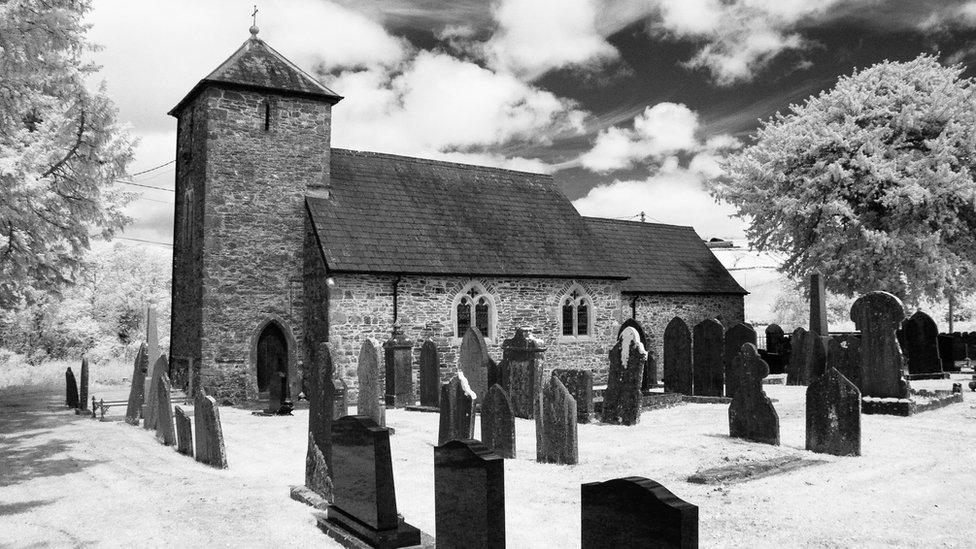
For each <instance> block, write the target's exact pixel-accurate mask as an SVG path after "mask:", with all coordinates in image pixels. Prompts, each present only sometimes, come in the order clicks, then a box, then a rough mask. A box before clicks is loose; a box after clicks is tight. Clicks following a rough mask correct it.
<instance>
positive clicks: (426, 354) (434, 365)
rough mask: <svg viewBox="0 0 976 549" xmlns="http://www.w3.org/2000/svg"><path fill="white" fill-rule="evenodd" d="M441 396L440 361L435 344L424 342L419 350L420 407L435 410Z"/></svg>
mask: <svg viewBox="0 0 976 549" xmlns="http://www.w3.org/2000/svg"><path fill="white" fill-rule="evenodd" d="M440 394H441V361H440V356H439V355H438V353H437V344H436V343H434V342H433V341H431V340H429V339H428V340H427V341H424V344H423V346H422V347H421V348H420V405H421V406H430V407H432V408H436V407H437V406H438V402H439V401H440Z"/></svg>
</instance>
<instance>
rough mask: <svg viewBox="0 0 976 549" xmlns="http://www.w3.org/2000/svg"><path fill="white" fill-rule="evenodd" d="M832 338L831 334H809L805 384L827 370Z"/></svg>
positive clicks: (805, 362) (803, 382) (803, 381)
mask: <svg viewBox="0 0 976 549" xmlns="http://www.w3.org/2000/svg"><path fill="white" fill-rule="evenodd" d="M831 339H832V337H831V336H829V335H816V334H807V348H806V351H807V359H806V360H805V361H804V368H803V379H802V384H803V385H809V384H810V383H811V382H812V381H813V380H814V379H816V378H818V377H820V376H822V375H824V372H826V371H827V352H828V349H829V348H830V340H831Z"/></svg>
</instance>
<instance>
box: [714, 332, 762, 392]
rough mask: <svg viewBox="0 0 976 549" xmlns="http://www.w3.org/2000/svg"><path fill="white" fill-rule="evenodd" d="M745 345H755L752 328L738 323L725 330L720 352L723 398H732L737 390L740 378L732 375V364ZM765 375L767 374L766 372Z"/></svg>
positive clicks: (754, 334)
mask: <svg viewBox="0 0 976 549" xmlns="http://www.w3.org/2000/svg"><path fill="white" fill-rule="evenodd" d="M746 343H750V344H752V345H753V346H755V345H756V331H755V330H753V329H752V326H749V325H748V324H745V323H743V322H739V323H737V324H736V325H735V326H732V327H731V328H729V329H728V330H726V332H725V339H724V340H723V350H722V360H723V361H724V367H725V396H728V397H734V396H735V391H736V390H737V389H738V382H739V379H740V377H739V376H735V375H732V362H733V361H734V360H735V359H736V357H738V356H739V353H740V352H741V351H742V346H743V345H745V344H746ZM767 369H768V368H767ZM766 375H769V373H768V372H767V373H766Z"/></svg>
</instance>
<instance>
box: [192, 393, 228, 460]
mask: <svg viewBox="0 0 976 549" xmlns="http://www.w3.org/2000/svg"><path fill="white" fill-rule="evenodd" d="M193 429H194V433H193V438H194V439H195V442H196V448H195V450H196V451H195V452H194V454H195V456H194V457H195V458H196V460H197V461H199V462H200V463H206V464H207V465H210V466H211V467H216V468H217V469H226V468H227V450H226V448H225V447H224V431H223V429H222V428H221V425H220V410H219V409H218V407H217V401H216V400H214V398H213V397H210V396H207V395H205V394H204V393H203V390H202V389H201V390H198V391H197V394H196V397H195V398H194V401H193Z"/></svg>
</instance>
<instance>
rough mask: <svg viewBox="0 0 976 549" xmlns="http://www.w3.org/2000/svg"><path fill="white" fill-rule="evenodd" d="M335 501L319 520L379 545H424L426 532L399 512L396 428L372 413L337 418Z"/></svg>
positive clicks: (334, 428)
mask: <svg viewBox="0 0 976 549" xmlns="http://www.w3.org/2000/svg"><path fill="white" fill-rule="evenodd" d="M331 439H332V468H333V472H334V473H335V474H334V475H333V476H332V479H333V490H334V502H333V504H332V505H330V506H329V509H328V511H327V514H326V515H325V516H324V517H322V518H320V519H319V525H320V527H323V528H331V527H335V526H338V527H339V528H341V529H343V530H345V531H347V532H351V533H353V534H355V535H356V536H357V537H359V538H361V539H363V540H365V541H366V542H367V544H369V545H371V546H373V547H384V548H385V547H406V546H410V545H417V544H419V543H420V531H419V530H417V529H416V528H414V527H413V526H411V525H409V524H407V523H405V522H404V521H403V518H401V517H400V516H399V515H398V514H397V503H396V489H395V486H394V483H393V461H392V455H391V452H390V431H389V429H386V428H384V427H380V426H379V425H377V424H376V422H375V421H373V419H372V418H369V417H366V416H361V415H359V416H346V417H343V418H340V419H337V420H336V421H334V422H332V436H331Z"/></svg>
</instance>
